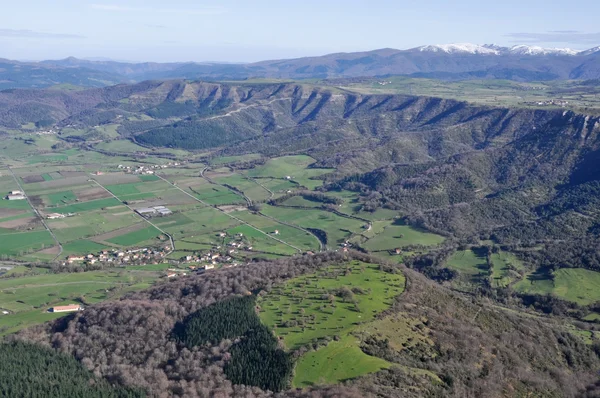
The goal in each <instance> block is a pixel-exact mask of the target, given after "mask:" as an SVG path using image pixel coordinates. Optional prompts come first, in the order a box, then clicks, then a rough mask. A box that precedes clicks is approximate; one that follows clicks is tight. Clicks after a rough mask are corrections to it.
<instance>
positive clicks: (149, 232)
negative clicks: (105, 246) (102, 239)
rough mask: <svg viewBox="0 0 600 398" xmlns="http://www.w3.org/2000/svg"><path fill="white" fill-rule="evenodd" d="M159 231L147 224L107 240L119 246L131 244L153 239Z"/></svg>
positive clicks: (159, 233)
mask: <svg viewBox="0 0 600 398" xmlns="http://www.w3.org/2000/svg"><path fill="white" fill-rule="evenodd" d="M159 235H161V232H160V231H159V230H157V229H156V228H154V227H152V226H149V227H146V228H144V229H140V230H138V231H134V232H129V233H127V234H124V235H121V236H117V237H115V238H112V239H109V240H108V241H107V242H110V243H114V244H117V245H120V246H133V245H136V244H138V243H141V242H145V241H147V240H151V239H155V238H157V237H158V236H159Z"/></svg>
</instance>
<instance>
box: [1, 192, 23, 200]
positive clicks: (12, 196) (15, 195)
mask: <svg viewBox="0 0 600 398" xmlns="http://www.w3.org/2000/svg"><path fill="white" fill-rule="evenodd" d="M26 198H27V197H26V196H25V192H23V191H10V192H9V193H8V195H6V199H7V200H24V199H26Z"/></svg>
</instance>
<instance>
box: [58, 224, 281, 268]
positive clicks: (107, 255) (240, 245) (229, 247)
mask: <svg viewBox="0 0 600 398" xmlns="http://www.w3.org/2000/svg"><path fill="white" fill-rule="evenodd" d="M278 232H279V231H276V233H278ZM217 236H218V237H219V238H222V239H223V241H225V240H226V238H227V237H228V235H227V233H225V232H220V233H218V234H217ZM252 249H253V247H252V245H251V244H249V243H247V242H246V241H245V240H244V236H243V234H241V233H240V234H236V235H235V236H233V237H232V239H231V240H230V241H229V242H227V243H225V242H223V244H222V245H215V246H214V247H212V248H211V249H210V250H207V251H205V252H201V253H193V254H189V255H186V256H184V257H181V258H179V259H169V258H167V257H168V256H169V254H171V253H172V251H173V250H172V248H171V247H170V246H164V247H162V248H154V249H153V248H134V249H127V250H119V249H110V250H103V251H101V252H100V253H97V254H92V253H90V254H87V255H83V256H81V255H71V256H68V257H67V258H66V261H64V262H63V263H62V264H63V265H72V264H77V263H80V264H85V265H108V266H114V267H124V266H131V265H138V266H144V265H150V264H154V265H156V264H170V265H173V266H181V265H187V267H186V269H187V270H189V271H191V272H195V273H202V272H205V271H209V270H212V269H215V268H232V267H237V266H239V265H241V262H240V261H238V260H236V258H235V255H236V254H239V251H252ZM168 271H170V272H169V273H168V274H167V275H166V276H167V277H168V278H172V277H175V276H178V275H185V274H182V271H184V269H181V268H178V269H169V270H168Z"/></svg>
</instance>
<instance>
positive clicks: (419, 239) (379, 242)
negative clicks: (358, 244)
mask: <svg viewBox="0 0 600 398" xmlns="http://www.w3.org/2000/svg"><path fill="white" fill-rule="evenodd" d="M443 241H444V237H442V236H439V235H436V234H432V233H429V232H424V231H420V230H417V229H415V228H413V227H411V226H408V225H397V224H392V222H389V223H388V225H387V226H385V227H384V228H383V231H382V232H381V233H379V234H377V235H375V236H374V237H373V238H371V239H368V240H367V241H366V242H365V243H364V244H363V245H362V246H363V247H364V248H365V249H367V250H369V251H373V252H377V251H385V250H393V249H395V248H402V247H406V246H411V245H423V246H435V245H438V244H440V243H442V242H443Z"/></svg>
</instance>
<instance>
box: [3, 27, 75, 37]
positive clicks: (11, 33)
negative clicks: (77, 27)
mask: <svg viewBox="0 0 600 398" xmlns="http://www.w3.org/2000/svg"><path fill="white" fill-rule="evenodd" d="M0 37H29V38H39V39H83V38H84V36H81V35H75V34H71V33H52V32H38V31H35V30H29V29H0Z"/></svg>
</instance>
